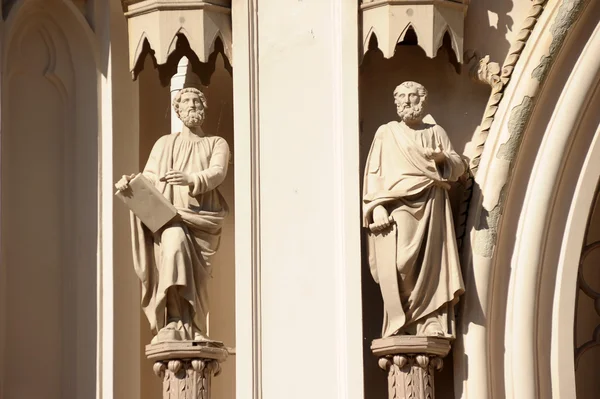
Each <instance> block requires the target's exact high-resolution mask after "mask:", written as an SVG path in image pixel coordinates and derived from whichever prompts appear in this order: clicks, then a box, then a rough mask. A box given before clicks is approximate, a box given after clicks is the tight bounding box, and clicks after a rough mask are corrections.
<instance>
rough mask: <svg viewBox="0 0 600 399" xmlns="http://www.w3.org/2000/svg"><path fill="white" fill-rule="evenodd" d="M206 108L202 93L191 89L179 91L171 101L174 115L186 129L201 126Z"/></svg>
mask: <svg viewBox="0 0 600 399" xmlns="http://www.w3.org/2000/svg"><path fill="white" fill-rule="evenodd" d="M207 107H208V104H207V102H206V97H205V96H204V93H202V92H201V91H200V90H198V89H196V88H193V87H188V88H185V89H181V90H179V92H178V93H177V95H176V96H175V98H174V99H173V108H174V109H175V113H176V114H177V116H178V117H179V119H181V121H182V122H183V124H184V125H185V126H187V127H188V128H193V127H198V126H201V125H202V123H203V122H204V116H205V109H206V108H207Z"/></svg>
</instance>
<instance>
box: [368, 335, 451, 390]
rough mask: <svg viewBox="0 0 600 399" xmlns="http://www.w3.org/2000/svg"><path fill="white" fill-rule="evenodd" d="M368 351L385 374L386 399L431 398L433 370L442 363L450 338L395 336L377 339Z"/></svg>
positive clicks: (439, 367) (433, 387) (448, 347)
mask: <svg viewBox="0 0 600 399" xmlns="http://www.w3.org/2000/svg"><path fill="white" fill-rule="evenodd" d="M371 350H372V351H373V354H374V355H375V356H378V357H379V367H380V368H381V369H383V370H385V371H387V373H388V394H389V399H401V398H406V399H434V398H435V385H434V373H435V371H439V370H441V369H442V366H443V364H444V363H443V360H442V359H443V358H444V357H445V356H446V355H447V354H448V352H449V351H450V340H449V339H446V338H438V337H421V336H413V335H398V336H392V337H388V338H381V339H376V340H374V341H373V343H372V344H371Z"/></svg>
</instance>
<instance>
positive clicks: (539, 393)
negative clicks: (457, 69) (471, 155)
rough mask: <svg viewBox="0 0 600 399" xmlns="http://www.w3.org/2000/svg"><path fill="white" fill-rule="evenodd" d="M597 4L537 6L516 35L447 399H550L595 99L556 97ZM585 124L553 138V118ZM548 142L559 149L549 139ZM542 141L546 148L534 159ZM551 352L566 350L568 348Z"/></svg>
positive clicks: (477, 200) (480, 178) (598, 13)
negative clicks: (573, 209) (565, 248)
mask: <svg viewBox="0 0 600 399" xmlns="http://www.w3.org/2000/svg"><path fill="white" fill-rule="evenodd" d="M599 6H600V4H598V3H596V2H588V1H586V0H554V1H552V0H551V1H548V2H547V3H545V8H539V7H538V9H537V12H538V15H537V17H535V18H537V19H539V21H538V22H537V23H536V24H535V25H533V26H534V28H533V31H531V30H530V31H529V32H522V33H524V34H523V35H521V34H520V35H519V36H520V37H529V38H528V39H527V42H526V45H525V46H524V47H523V45H524V44H525V43H523V42H521V43H520V44H519V42H516V44H515V43H513V45H519V46H520V48H521V49H522V50H523V52H522V55H521V56H520V59H519V57H518V56H514V55H513V56H512V66H511V65H509V66H508V67H507V65H505V69H506V68H509V67H510V68H511V70H512V69H513V68H514V72H513V74H512V76H511V77H510V78H509V79H510V80H509V83H508V85H507V86H506V90H505V91H504V93H503V97H502V101H501V102H500V103H499V104H498V105H497V106H496V107H497V113H496V114H495V116H494V119H493V122H492V123H491V129H490V131H489V138H488V140H487V142H486V144H485V147H483V154H482V156H481V164H480V168H479V170H478V173H477V175H476V179H475V187H476V190H474V194H473V200H472V201H471V204H470V210H469V221H468V226H469V235H468V245H465V251H464V253H463V255H465V259H464V263H463V267H464V268H465V275H466V276H465V282H466V285H467V293H466V294H465V297H464V301H463V303H462V305H461V306H462V309H461V319H460V331H459V333H460V334H459V339H458V340H457V342H456V343H455V346H454V361H455V364H454V365H455V376H454V378H455V389H456V391H455V396H456V397H460V398H481V397H487V398H505V397H524V398H536V397H539V398H547V397H554V395H557V393H556V392H555V391H554V390H553V386H552V383H553V381H552V380H551V378H552V372H553V371H552V368H553V367H555V365H553V364H552V363H551V359H550V357H551V350H552V347H553V345H555V343H554V342H553V341H552V340H551V336H552V334H553V331H552V317H553V308H552V303H553V299H554V297H555V285H556V270H557V269H556V268H557V265H558V259H559V255H560V246H561V242H562V241H561V240H562V234H563V232H564V228H565V223H566V220H567V216H568V209H569V207H570V203H571V200H572V196H573V193H574V190H575V186H576V182H577V179H578V176H579V173H580V171H581V167H582V164H583V160H584V158H585V150H586V149H587V146H589V144H590V142H591V139H592V137H593V134H594V132H595V130H596V127H597V122H595V123H596V125H594V119H593V118H594V117H598V116H596V115H595V113H594V112H587V110H588V109H589V108H588V107H589V106H590V105H589V104H588V103H589V102H590V101H597V100H596V99H593V98H592V94H593V90H591V89H590V87H591V84H590V85H586V84H580V86H581V90H590V91H588V92H585V93H586V95H587V97H585V98H580V99H578V101H572V102H570V103H564V102H563V101H564V100H560V102H559V99H560V98H561V94H562V93H563V91H565V90H566V88H567V87H569V85H570V84H571V83H569V77H570V76H575V74H574V72H573V71H574V70H575V68H576V66H575V65H576V63H577V61H578V59H579V58H580V57H584V54H585V51H584V48H585V45H586V43H587V42H588V41H589V40H590V38H591V37H592V34H593V31H594V29H595V27H596V25H597V23H598V20H600V18H599V17H600V7H599ZM542 10H543V13H542V12H541V11H542ZM540 14H541V15H540ZM530 20H533V17H532V18H530ZM530 26H531V24H530ZM533 26H531V27H533ZM565 27H568V29H567V28H565ZM563 28H564V29H563ZM588 57H589V55H588ZM507 62H508V61H507ZM582 64H586V65H588V64H589V62H588V61H587V60H586V61H581V62H580V63H579V64H578V65H582ZM596 106H597V105H596ZM584 117H587V118H588V119H587V122H586V123H587V125H585V126H584V125H583V124H581V123H580V124H578V125H577V124H573V125H572V126H571V127H562V128H561V129H562V133H559V132H558V130H557V129H558V128H557V126H558V125H556V123H558V122H559V121H561V120H566V119H572V118H575V121H578V122H582V121H584V120H585V119H584ZM596 121H597V119H596ZM490 122H491V121H490ZM559 134H562V135H563V138H562V144H561V145H562V147H557V146H558V141H559V140H558V136H553V135H559ZM548 143H550V144H552V145H555V147H554V148H553V149H551V150H547V152H545V153H544V152H543V151H544V148H545V147H544V146H545V145H549V144H548ZM548 148H550V147H548ZM582 151H583V152H582ZM536 165H537V166H536ZM559 184H560V186H559ZM543 190H545V191H543ZM584 228H585V226H584ZM572 327H573V324H572V321H571V323H570V328H572ZM560 344H561V345H568V346H570V347H571V349H572V341H571V342H567V343H565V342H561V343H560ZM566 397H568V396H566Z"/></svg>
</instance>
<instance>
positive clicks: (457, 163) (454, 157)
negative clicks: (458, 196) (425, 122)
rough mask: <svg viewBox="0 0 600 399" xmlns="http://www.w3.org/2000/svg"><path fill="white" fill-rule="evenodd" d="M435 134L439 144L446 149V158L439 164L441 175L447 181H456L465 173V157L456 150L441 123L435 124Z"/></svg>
mask: <svg viewBox="0 0 600 399" xmlns="http://www.w3.org/2000/svg"><path fill="white" fill-rule="evenodd" d="M434 129H435V135H436V137H437V140H438V141H439V144H440V145H441V147H442V148H443V149H444V153H445V154H446V160H445V161H444V162H443V163H442V164H440V165H439V166H438V168H439V172H440V175H441V177H442V178H443V179H444V180H447V181H456V180H458V178H459V177H461V176H462V175H463V173H465V167H466V165H465V162H464V161H463V158H462V157H461V156H460V155H459V154H458V153H457V152H456V151H454V147H452V143H450V139H449V138H448V134H446V131H445V130H444V129H443V128H442V127H441V126H439V125H436V126H435V128H434Z"/></svg>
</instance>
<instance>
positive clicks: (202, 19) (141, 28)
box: [121, 0, 232, 78]
mask: <svg viewBox="0 0 600 399" xmlns="http://www.w3.org/2000/svg"><path fill="white" fill-rule="evenodd" d="M121 1H122V4H123V11H124V13H125V16H126V17H127V19H128V25H129V62H130V65H129V66H130V69H131V71H134V70H135V67H136V65H137V64H138V61H139V60H140V58H141V57H143V56H144V54H145V43H146V42H147V43H148V45H149V46H150V48H151V49H152V50H153V52H154V57H155V59H156V62H157V63H158V64H159V65H161V64H165V63H166V62H167V60H168V58H169V56H170V55H171V54H172V53H173V52H174V51H175V49H176V47H177V45H178V41H179V40H181V36H185V38H186V39H187V41H188V42H189V46H190V49H191V50H192V51H193V52H194V53H195V54H196V55H197V57H198V59H199V60H200V61H201V62H208V60H209V57H210V55H211V53H212V52H213V51H214V50H215V43H216V40H217V38H219V39H220V40H221V42H222V43H223V51H224V53H225V56H226V57H227V58H228V59H229V62H230V63H231V61H232V58H231V6H230V2H229V1H226V0H210V1H200V0H121ZM134 78H135V72H134Z"/></svg>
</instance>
